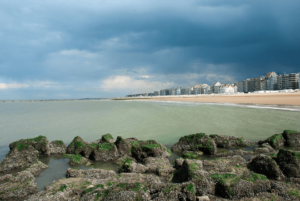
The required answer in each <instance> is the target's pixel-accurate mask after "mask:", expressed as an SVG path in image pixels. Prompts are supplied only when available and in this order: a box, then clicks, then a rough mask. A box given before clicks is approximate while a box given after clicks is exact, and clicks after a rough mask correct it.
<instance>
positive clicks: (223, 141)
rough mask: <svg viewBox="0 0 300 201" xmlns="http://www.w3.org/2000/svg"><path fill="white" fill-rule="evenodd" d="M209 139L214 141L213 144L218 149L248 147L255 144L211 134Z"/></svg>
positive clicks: (241, 138) (232, 137)
mask: <svg viewBox="0 0 300 201" xmlns="http://www.w3.org/2000/svg"><path fill="white" fill-rule="evenodd" d="M209 137H210V138H212V139H214V140H215V143H216V145H217V147H219V148H231V147H250V146H253V145H254V144H255V142H252V141H248V140H246V139H244V138H243V137H234V136H228V135H217V134H211V135H209Z"/></svg>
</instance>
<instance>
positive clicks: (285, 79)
mask: <svg viewBox="0 0 300 201" xmlns="http://www.w3.org/2000/svg"><path fill="white" fill-rule="evenodd" d="M277 89H278V90H283V89H289V75H288V74H283V75H278V77H277Z"/></svg>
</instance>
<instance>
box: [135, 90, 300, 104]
mask: <svg viewBox="0 0 300 201" xmlns="http://www.w3.org/2000/svg"><path fill="white" fill-rule="evenodd" d="M130 99H137V100H138V99H142V100H144V99H146V98H130ZM147 99H148V100H158V101H188V102H207V103H237V104H262V105H293V106H300V92H293V93H265V94H254V93H250V94H230V95H224V94H222V95H221V94H212V95H200V96H188V95H183V96H178V97H174V96H173V97H169V96H161V97H147Z"/></svg>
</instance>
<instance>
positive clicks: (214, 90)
mask: <svg viewBox="0 0 300 201" xmlns="http://www.w3.org/2000/svg"><path fill="white" fill-rule="evenodd" d="M211 88H212V89H211V90H212V93H215V94H218V93H220V88H221V83H220V82H215V84H213V85H212V87H211Z"/></svg>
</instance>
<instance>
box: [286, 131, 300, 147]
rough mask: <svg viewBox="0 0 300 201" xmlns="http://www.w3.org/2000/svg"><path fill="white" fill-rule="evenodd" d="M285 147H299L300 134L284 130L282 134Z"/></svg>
mask: <svg viewBox="0 0 300 201" xmlns="http://www.w3.org/2000/svg"><path fill="white" fill-rule="evenodd" d="M282 136H283V138H284V139H285V143H286V145H287V146H291V147H300V132H297V131H293V130H284V131H283V133H282Z"/></svg>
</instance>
